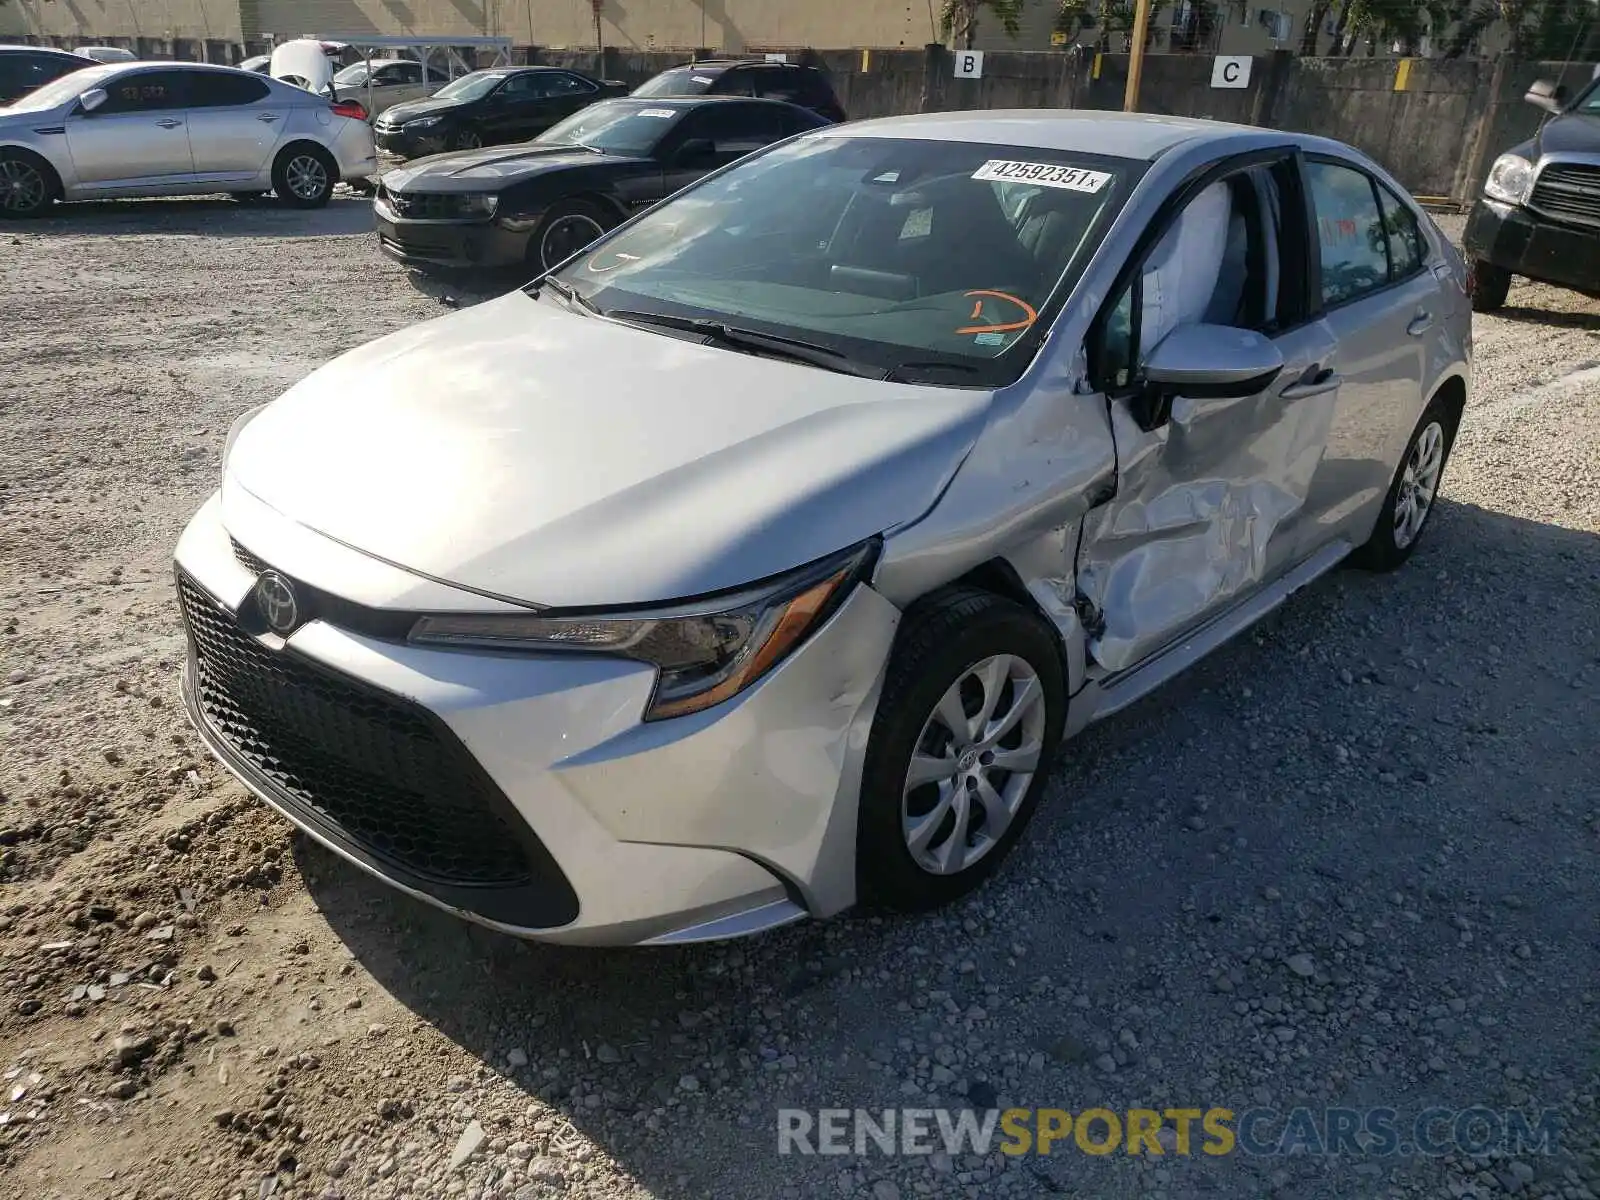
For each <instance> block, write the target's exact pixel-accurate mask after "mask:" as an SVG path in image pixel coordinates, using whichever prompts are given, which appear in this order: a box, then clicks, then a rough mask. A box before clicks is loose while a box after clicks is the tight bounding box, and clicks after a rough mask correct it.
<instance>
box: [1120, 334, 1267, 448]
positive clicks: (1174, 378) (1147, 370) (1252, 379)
mask: <svg viewBox="0 0 1600 1200" xmlns="http://www.w3.org/2000/svg"><path fill="white" fill-rule="evenodd" d="M1282 371H1283V355H1282V354H1280V353H1279V352H1278V348H1277V347H1276V346H1274V345H1273V344H1272V343H1271V342H1270V341H1269V340H1268V339H1266V338H1265V337H1262V336H1261V334H1259V333H1256V332H1255V331H1254V330H1251V329H1235V328H1233V327H1232V326H1230V325H1198V324H1197V325H1180V326H1178V328H1176V329H1174V330H1173V331H1172V332H1171V333H1169V334H1167V336H1166V337H1164V338H1162V339H1161V342H1160V344H1158V345H1157V346H1156V348H1155V349H1154V350H1152V351H1151V352H1150V357H1149V358H1147V359H1146V360H1145V364H1144V370H1143V371H1142V372H1141V379H1142V382H1143V384H1144V386H1143V388H1142V389H1141V390H1140V392H1139V393H1138V394H1137V395H1136V396H1135V402H1134V404H1133V406H1132V408H1133V414H1134V417H1135V418H1136V419H1137V420H1138V421H1139V424H1140V426H1141V427H1142V428H1144V429H1146V430H1150V429H1156V428H1159V427H1160V426H1161V425H1164V424H1166V422H1167V418H1168V416H1169V415H1170V414H1171V411H1172V400H1173V398H1174V397H1176V396H1190V397H1193V398H1195V399H1197V400H1200V399H1206V400H1231V399H1237V398H1241V397H1244V396H1253V395H1255V394H1256V393H1257V392H1262V391H1265V390H1266V389H1267V388H1268V387H1270V386H1271V385H1272V381H1273V380H1274V379H1276V378H1277V377H1278V376H1279V374H1280V373H1282Z"/></svg>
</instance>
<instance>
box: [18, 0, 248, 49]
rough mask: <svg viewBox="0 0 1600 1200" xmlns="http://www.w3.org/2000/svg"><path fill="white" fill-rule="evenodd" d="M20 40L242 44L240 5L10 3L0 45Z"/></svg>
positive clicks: (228, 1) (190, 0)
mask: <svg viewBox="0 0 1600 1200" xmlns="http://www.w3.org/2000/svg"><path fill="white" fill-rule="evenodd" d="M18 36H33V37H39V38H47V39H62V40H66V41H67V42H68V43H69V44H73V45H82V44H88V43H94V44H101V45H104V44H110V43H115V44H121V43H122V42H123V41H126V42H127V43H128V45H129V47H130V48H135V43H136V41H137V39H139V38H145V39H148V40H151V41H165V42H170V41H172V40H173V39H175V38H179V39H185V40H204V39H207V38H210V39H212V40H216V41H224V42H237V41H239V40H240V38H241V36H242V31H241V29H240V27H239V4H238V0H11V2H10V3H9V4H6V5H0V40H11V39H15V38H16V37H18Z"/></svg>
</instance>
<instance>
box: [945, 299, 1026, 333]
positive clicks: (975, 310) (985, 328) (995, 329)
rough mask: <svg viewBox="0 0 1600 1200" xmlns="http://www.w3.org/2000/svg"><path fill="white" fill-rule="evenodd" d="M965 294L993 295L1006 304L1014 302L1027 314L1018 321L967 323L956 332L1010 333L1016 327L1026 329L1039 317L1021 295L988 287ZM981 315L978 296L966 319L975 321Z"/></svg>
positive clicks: (981, 306) (980, 303)
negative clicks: (985, 323) (986, 323)
mask: <svg viewBox="0 0 1600 1200" xmlns="http://www.w3.org/2000/svg"><path fill="white" fill-rule="evenodd" d="M965 294H966V295H968V296H978V297H983V296H993V297H994V298H995V299H996V300H1004V301H1005V302H1006V303H1008V304H1015V305H1016V306H1017V307H1018V308H1020V309H1021V310H1022V311H1023V312H1025V313H1027V314H1028V315H1027V316H1026V317H1024V318H1023V319H1022V320H1020V321H1009V322H1003V323H1000V324H996V325H967V326H964V327H963V328H961V329H958V330H956V332H957V333H1011V332H1013V331H1015V330H1018V329H1026V328H1027V327H1028V326H1030V325H1032V324H1033V323H1034V322H1035V321H1037V320H1038V319H1039V314H1038V312H1037V311H1036V310H1035V309H1034V307H1033V305H1031V304H1029V303H1028V302H1027V301H1026V300H1023V299H1022V298H1021V297H1018V296H1013V295H1012V294H1011V293H1010V292H996V291H992V290H990V289H989V288H978V289H976V290H975V291H971V292H967V293H965ZM982 316H983V300H982V299H981V298H980V299H979V300H978V302H977V303H976V304H974V305H973V306H972V316H970V317H968V318H967V320H969V321H976V320H978V319H979V318H980V317H982Z"/></svg>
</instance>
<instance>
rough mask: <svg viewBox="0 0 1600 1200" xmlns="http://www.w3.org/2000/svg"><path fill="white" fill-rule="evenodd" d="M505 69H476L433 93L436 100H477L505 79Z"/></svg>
mask: <svg viewBox="0 0 1600 1200" xmlns="http://www.w3.org/2000/svg"><path fill="white" fill-rule="evenodd" d="M505 77H506V76H505V72H504V71H474V72H472V74H470V75H463V76H462V77H461V78H460V79H457V80H455V81H453V82H451V83H447V84H445V85H444V86H443V87H442V88H440V89H439V90H438V91H437V92H435V93H434V94H433V98H434V99H435V100H477V99H480V98H481V97H483V96H487V95H488V94H489V93H490V92H492V91H494V89H495V88H496V87H498V86H499V84H500V81H501V80H502V79H504V78H505Z"/></svg>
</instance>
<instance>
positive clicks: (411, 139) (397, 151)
mask: <svg viewBox="0 0 1600 1200" xmlns="http://www.w3.org/2000/svg"><path fill="white" fill-rule="evenodd" d="M375 136H376V139H377V143H378V149H380V150H382V151H383V152H384V153H385V154H393V155H396V156H397V157H400V158H421V157H423V156H424V155H427V154H441V153H443V152H444V151H445V150H447V149H449V147H448V146H447V145H446V143H445V134H444V132H443V131H442V130H441V131H440V132H437V133H430V134H420V133H406V132H405V129H404V127H402V128H400V129H387V128H385V127H383V126H382V125H380V126H378V127H377V129H376V130H375Z"/></svg>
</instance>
